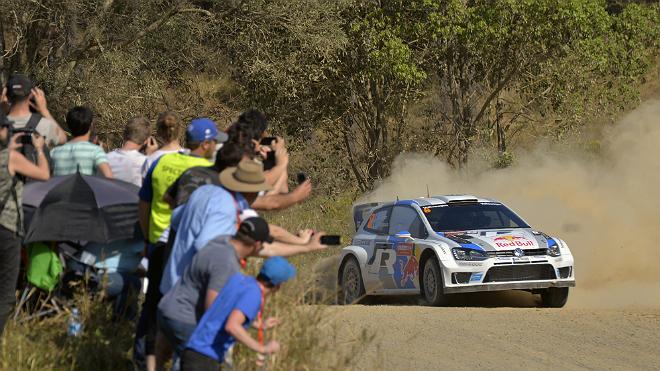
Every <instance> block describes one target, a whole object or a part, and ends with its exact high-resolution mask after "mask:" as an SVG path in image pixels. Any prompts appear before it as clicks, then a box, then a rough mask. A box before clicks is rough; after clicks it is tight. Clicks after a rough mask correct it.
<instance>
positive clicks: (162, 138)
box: [156, 111, 183, 144]
mask: <svg viewBox="0 0 660 371" xmlns="http://www.w3.org/2000/svg"><path fill="white" fill-rule="evenodd" d="M182 127H183V122H182V121H181V118H180V117H179V115H177V114H176V113H174V112H172V111H165V112H161V114H160V115H158V119H157V120H156V140H158V141H159V142H161V144H167V143H170V142H172V141H175V140H178V139H179V137H181V128H182Z"/></svg>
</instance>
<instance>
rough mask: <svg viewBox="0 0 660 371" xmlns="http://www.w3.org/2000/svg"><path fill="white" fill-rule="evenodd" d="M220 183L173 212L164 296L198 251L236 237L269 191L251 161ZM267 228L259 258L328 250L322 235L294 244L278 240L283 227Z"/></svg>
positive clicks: (227, 172)
mask: <svg viewBox="0 0 660 371" xmlns="http://www.w3.org/2000/svg"><path fill="white" fill-rule="evenodd" d="M220 184H222V186H221V187H219V186H216V185H204V186H202V187H199V188H198V189H197V190H195V192H193V194H192V195H191V196H190V199H189V200H188V202H187V203H186V204H184V205H181V206H179V207H178V208H177V209H176V210H174V213H173V214H172V224H171V226H172V229H174V230H176V231H177V234H176V239H175V240H174V244H173V246H172V252H171V255H170V257H169V259H168V261H167V265H166V267H165V271H164V273H163V280H162V282H161V285H160V291H161V293H163V294H165V293H167V292H168V291H169V290H170V289H171V288H172V287H173V286H174V284H176V282H177V281H178V280H179V278H180V277H181V274H182V273H183V271H184V270H185V268H186V266H188V264H190V262H191V261H192V257H193V256H194V255H195V253H196V252H197V251H199V250H201V249H203V248H204V247H205V246H206V245H207V244H208V243H209V242H210V241H211V240H213V239H214V238H225V236H231V235H233V234H235V233H236V230H237V228H238V225H239V224H240V222H241V220H242V219H245V218H247V217H251V216H256V215H257V213H256V212H255V211H254V210H252V209H250V205H251V204H252V203H253V202H254V201H255V200H256V199H257V197H258V196H259V192H263V191H268V190H270V189H272V186H271V185H270V184H268V183H267V182H266V179H265V177H264V174H263V165H262V164H261V163H260V162H257V161H254V160H251V159H244V160H242V161H241V162H240V163H239V164H238V166H237V167H230V168H227V169H225V170H223V171H222V172H221V173H220ZM270 229H271V233H272V235H273V237H274V238H275V241H274V242H273V243H270V244H266V245H265V246H264V249H263V250H262V251H261V255H262V256H291V255H296V254H300V253H306V252H310V251H315V250H320V249H323V248H325V247H327V246H325V245H322V244H321V243H320V241H319V240H320V235H321V233H317V234H315V235H314V236H313V238H311V239H310V240H309V241H308V242H307V243H306V244H303V245H297V244H291V243H287V241H281V240H280V239H279V238H278V237H279V236H281V235H282V234H283V233H287V234H288V232H286V231H285V230H284V229H283V228H281V227H278V226H275V225H272V224H271V225H270Z"/></svg>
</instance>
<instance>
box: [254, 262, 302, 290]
mask: <svg viewBox="0 0 660 371" xmlns="http://www.w3.org/2000/svg"><path fill="white" fill-rule="evenodd" d="M259 275H261V276H263V277H265V278H267V279H268V281H269V282H270V283H271V284H272V285H273V286H278V285H281V284H283V283H284V282H286V281H288V280H290V279H292V278H293V277H295V276H296V268H294V267H293V265H291V264H290V263H289V262H288V261H287V260H286V259H284V258H283V257H281V256H275V257H272V258H268V259H266V261H265V262H264V265H263V266H262V267H261V270H260V271H259Z"/></svg>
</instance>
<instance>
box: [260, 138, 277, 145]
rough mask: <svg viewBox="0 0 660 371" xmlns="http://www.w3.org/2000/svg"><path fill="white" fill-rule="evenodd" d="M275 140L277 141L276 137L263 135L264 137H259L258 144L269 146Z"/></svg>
mask: <svg viewBox="0 0 660 371" xmlns="http://www.w3.org/2000/svg"><path fill="white" fill-rule="evenodd" d="M275 141H277V138H276V137H265V138H261V141H259V144H261V145H262V146H270V145H271V144H273V142H275Z"/></svg>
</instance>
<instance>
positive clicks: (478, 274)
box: [470, 272, 484, 282]
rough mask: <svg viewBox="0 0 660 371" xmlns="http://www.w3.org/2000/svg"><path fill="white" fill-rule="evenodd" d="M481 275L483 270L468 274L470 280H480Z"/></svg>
mask: <svg viewBox="0 0 660 371" xmlns="http://www.w3.org/2000/svg"><path fill="white" fill-rule="evenodd" d="M483 276H484V273H483V272H477V273H472V276H470V282H481V278H482V277H483Z"/></svg>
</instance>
